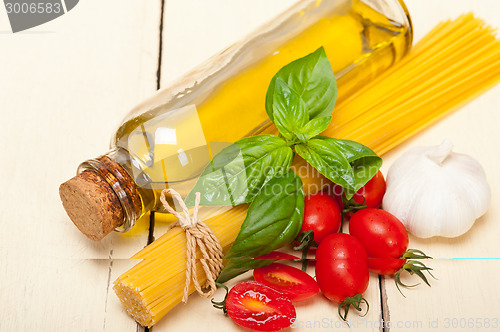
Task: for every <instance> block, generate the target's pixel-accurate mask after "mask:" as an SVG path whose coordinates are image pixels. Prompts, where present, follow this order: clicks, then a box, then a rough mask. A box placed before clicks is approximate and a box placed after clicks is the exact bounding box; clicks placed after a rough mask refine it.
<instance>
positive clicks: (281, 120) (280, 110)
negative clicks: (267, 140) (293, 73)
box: [273, 77, 309, 140]
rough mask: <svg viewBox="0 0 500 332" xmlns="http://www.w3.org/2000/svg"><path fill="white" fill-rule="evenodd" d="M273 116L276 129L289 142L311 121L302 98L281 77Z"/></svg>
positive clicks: (277, 83)
mask: <svg viewBox="0 0 500 332" xmlns="http://www.w3.org/2000/svg"><path fill="white" fill-rule="evenodd" d="M273 114H274V123H275V124H276V127H278V130H279V132H280V134H281V135H283V137H285V138H286V139H287V140H292V139H293V138H294V137H295V133H299V132H301V130H302V127H304V126H305V125H306V124H307V122H308V121H309V114H308V113H307V111H306V104H305V103H304V101H303V100H302V98H300V96H299V94H298V93H297V92H295V91H293V90H292V89H290V87H289V86H288V85H287V84H286V83H285V82H284V81H283V80H282V79H281V78H279V77H278V78H277V79H276V86H275V88H274V96H273ZM299 139H300V138H299Z"/></svg>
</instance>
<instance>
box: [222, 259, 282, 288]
mask: <svg viewBox="0 0 500 332" xmlns="http://www.w3.org/2000/svg"><path fill="white" fill-rule="evenodd" d="M277 260H278V259H257V258H233V259H231V260H230V261H229V262H228V263H227V264H226V265H225V266H224V269H223V270H222V271H221V273H220V274H219V277H218V278H217V282H220V283H225V282H226V281H228V280H231V279H233V278H234V277H237V276H239V275H240V274H243V273H245V272H247V271H250V270H253V269H257V268H259V267H263V266H266V265H269V264H271V263H273V262H275V261H277Z"/></svg>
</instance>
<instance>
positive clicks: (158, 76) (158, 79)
mask: <svg viewBox="0 0 500 332" xmlns="http://www.w3.org/2000/svg"><path fill="white" fill-rule="evenodd" d="M160 2H161V11H160V42H159V43H158V70H157V71H156V90H159V89H160V85H161V58H162V54H163V16H164V10H165V0H160Z"/></svg>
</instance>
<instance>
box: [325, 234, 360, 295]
mask: <svg viewBox="0 0 500 332" xmlns="http://www.w3.org/2000/svg"><path fill="white" fill-rule="evenodd" d="M316 280H317V282H318V285H319V288H320V289H321V292H322V293H323V295H325V297H326V298H328V299H329V300H331V301H334V302H337V303H342V302H344V300H345V299H346V298H349V297H353V296H355V295H357V294H362V293H363V292H364V291H365V290H366V289H367V288H368V280H369V272H368V265H367V263H366V252H364V249H363V246H362V245H361V243H359V241H358V240H356V239H355V238H354V237H352V236H351V235H348V234H343V233H337V234H331V235H329V236H327V237H326V238H325V239H324V240H323V241H322V242H321V243H320V245H319V247H318V250H317V252H316Z"/></svg>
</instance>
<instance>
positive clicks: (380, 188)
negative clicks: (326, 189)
mask: <svg viewBox="0 0 500 332" xmlns="http://www.w3.org/2000/svg"><path fill="white" fill-rule="evenodd" d="M385 190H386V183H385V179H384V175H383V174H382V172H381V171H378V172H377V174H375V176H374V177H373V178H371V180H370V181H368V182H367V183H366V184H365V185H364V186H363V187H361V189H359V190H358V191H357V192H356V193H355V194H354V196H353V197H352V199H353V200H354V201H355V202H356V203H358V204H364V205H366V207H369V208H378V207H380V205H382V199H383V198H384V195H385ZM343 193H344V189H343V188H342V187H341V186H339V185H334V186H333V195H334V197H335V200H336V201H337V203H338V204H339V206H340V207H341V208H342V209H344V204H343V203H342V195H343Z"/></svg>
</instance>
